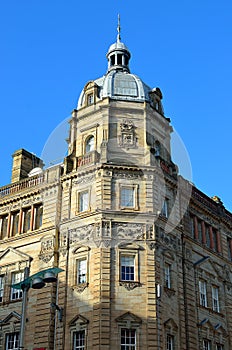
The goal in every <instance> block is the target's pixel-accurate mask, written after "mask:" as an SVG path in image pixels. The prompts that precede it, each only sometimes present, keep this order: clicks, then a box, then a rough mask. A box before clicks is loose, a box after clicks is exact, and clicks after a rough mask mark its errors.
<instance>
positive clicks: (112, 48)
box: [107, 41, 130, 56]
mask: <svg viewBox="0 0 232 350" xmlns="http://www.w3.org/2000/svg"><path fill="white" fill-rule="evenodd" d="M115 50H121V51H127V52H128V53H129V54H130V51H129V50H128V48H127V47H126V45H125V44H123V43H122V42H121V41H117V42H116V43H114V44H112V45H110V47H109V50H108V52H107V56H108V55H109V54H110V53H111V52H112V51H115Z"/></svg>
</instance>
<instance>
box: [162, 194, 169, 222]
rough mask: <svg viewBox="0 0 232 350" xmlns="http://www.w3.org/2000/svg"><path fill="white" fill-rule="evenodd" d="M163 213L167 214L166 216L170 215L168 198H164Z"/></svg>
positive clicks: (163, 214)
mask: <svg viewBox="0 0 232 350" xmlns="http://www.w3.org/2000/svg"><path fill="white" fill-rule="evenodd" d="M161 215H162V216H165V217H166V218H167V217H168V199H167V198H165V199H164V202H163V207H162V210H161Z"/></svg>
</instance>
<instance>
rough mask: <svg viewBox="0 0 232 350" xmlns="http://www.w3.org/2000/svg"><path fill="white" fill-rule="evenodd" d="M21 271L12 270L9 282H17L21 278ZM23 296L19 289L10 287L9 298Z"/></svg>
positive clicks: (22, 275)
mask: <svg viewBox="0 0 232 350" xmlns="http://www.w3.org/2000/svg"><path fill="white" fill-rule="evenodd" d="M23 278H24V273H23V272H12V278H11V284H16V283H19V282H21V281H22V280H23ZM22 296H23V294H22V290H21V289H15V288H11V300H18V299H21V298H22Z"/></svg>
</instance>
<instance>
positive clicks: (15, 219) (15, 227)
mask: <svg viewBox="0 0 232 350" xmlns="http://www.w3.org/2000/svg"><path fill="white" fill-rule="evenodd" d="M17 233H19V212H15V213H12V214H11V236H15V235H16V234H17Z"/></svg>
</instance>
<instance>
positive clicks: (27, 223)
mask: <svg viewBox="0 0 232 350" xmlns="http://www.w3.org/2000/svg"><path fill="white" fill-rule="evenodd" d="M22 227H23V230H22V232H24V233H25V232H28V231H30V229H31V208H26V209H23V226H22Z"/></svg>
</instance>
